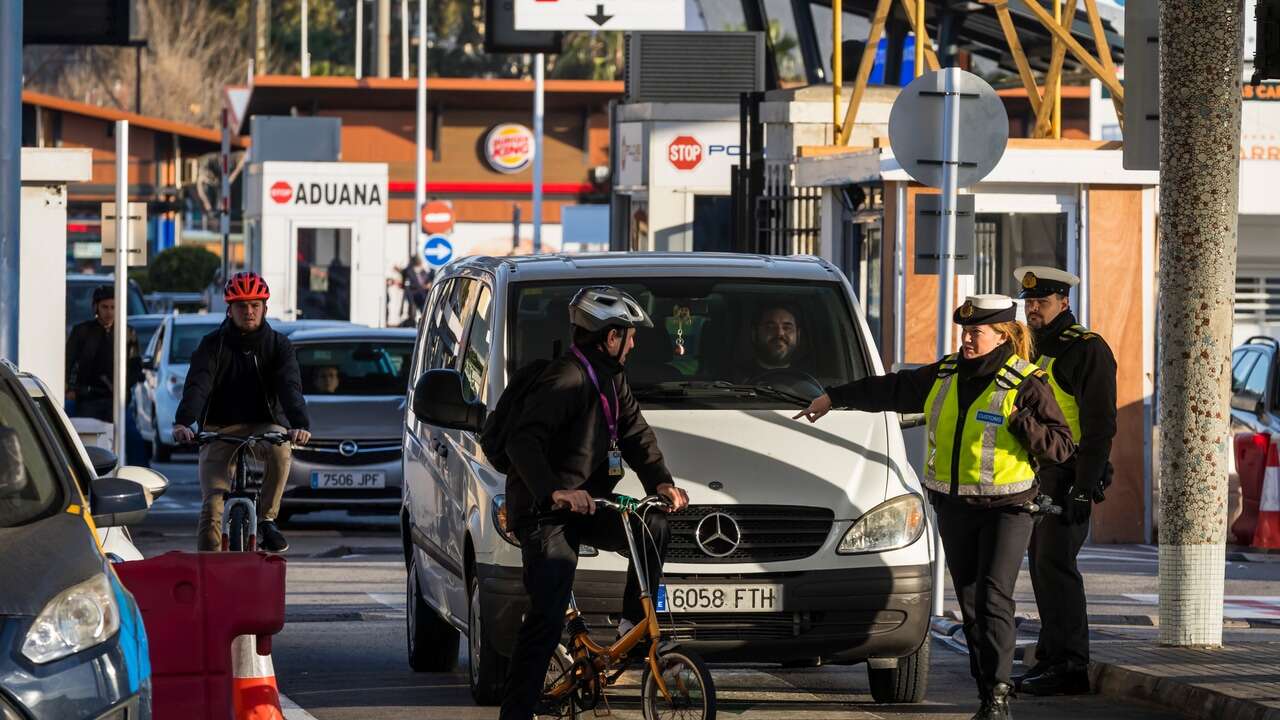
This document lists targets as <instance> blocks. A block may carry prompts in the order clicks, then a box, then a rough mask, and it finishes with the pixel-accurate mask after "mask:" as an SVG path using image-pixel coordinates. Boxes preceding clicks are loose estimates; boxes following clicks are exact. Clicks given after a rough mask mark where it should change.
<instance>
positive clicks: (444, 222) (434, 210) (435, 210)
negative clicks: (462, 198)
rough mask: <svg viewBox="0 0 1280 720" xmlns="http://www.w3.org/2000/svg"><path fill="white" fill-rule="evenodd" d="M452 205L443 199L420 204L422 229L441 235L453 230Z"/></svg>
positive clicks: (430, 233) (429, 233)
mask: <svg viewBox="0 0 1280 720" xmlns="http://www.w3.org/2000/svg"><path fill="white" fill-rule="evenodd" d="M453 223H454V215H453V206H452V205H450V204H449V203H447V202H445V201H443V200H432V201H431V202H429V203H427V204H426V205H423V206H422V231H423V232H425V233H427V234H428V235H441V234H444V233H449V232H452V231H453Z"/></svg>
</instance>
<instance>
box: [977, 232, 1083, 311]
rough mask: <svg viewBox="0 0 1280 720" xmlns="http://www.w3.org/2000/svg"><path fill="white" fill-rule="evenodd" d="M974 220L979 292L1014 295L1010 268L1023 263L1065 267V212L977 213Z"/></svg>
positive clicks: (1015, 288)
mask: <svg viewBox="0 0 1280 720" xmlns="http://www.w3.org/2000/svg"><path fill="white" fill-rule="evenodd" d="M974 220H975V224H974V245H975V247H974V250H975V253H976V255H977V272H976V273H975V277H974V285H975V288H976V291H977V292H978V293H979V294H985V293H999V294H1001V295H1017V294H1018V291H1019V289H1020V288H1021V285H1020V284H1019V282H1018V279H1017V278H1015V277H1014V276H1013V271H1014V270H1015V269H1016V268H1018V267H1021V266H1023V265H1047V266H1049V267H1059V268H1065V267H1066V266H1067V214H1066V213H978V215H977V217H975V218H974Z"/></svg>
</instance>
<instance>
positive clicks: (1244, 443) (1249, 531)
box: [1231, 432, 1271, 545]
mask: <svg viewBox="0 0 1280 720" xmlns="http://www.w3.org/2000/svg"><path fill="white" fill-rule="evenodd" d="M1232 445H1233V446H1234V449H1235V453H1236V475H1238V476H1239V477H1240V517H1239V518H1237V519H1236V521H1235V522H1234V523H1232V524H1231V534H1232V535H1234V536H1235V538H1236V543H1237V544H1239V545H1249V544H1250V543H1251V542H1252V541H1253V533H1254V530H1255V529H1256V528H1257V527H1258V500H1259V499H1260V498H1261V497H1262V475H1263V472H1264V471H1265V470H1266V467H1267V448H1268V447H1269V446H1270V445H1271V436H1270V435H1268V434H1267V433H1252V432H1242V433H1236V435H1235V437H1234V438H1233V439H1232Z"/></svg>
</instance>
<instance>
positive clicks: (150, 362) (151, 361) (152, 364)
mask: <svg viewBox="0 0 1280 720" xmlns="http://www.w3.org/2000/svg"><path fill="white" fill-rule="evenodd" d="M142 369H143V370H155V369H156V359H155V358H154V357H152V356H150V355H143V356H142Z"/></svg>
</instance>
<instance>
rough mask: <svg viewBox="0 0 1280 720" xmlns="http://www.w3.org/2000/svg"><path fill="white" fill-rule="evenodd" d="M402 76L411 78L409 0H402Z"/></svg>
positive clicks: (406, 78) (403, 78) (405, 78)
mask: <svg viewBox="0 0 1280 720" xmlns="http://www.w3.org/2000/svg"><path fill="white" fill-rule="evenodd" d="M400 78H401V79H402V80H408V79H409V0H400Z"/></svg>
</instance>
